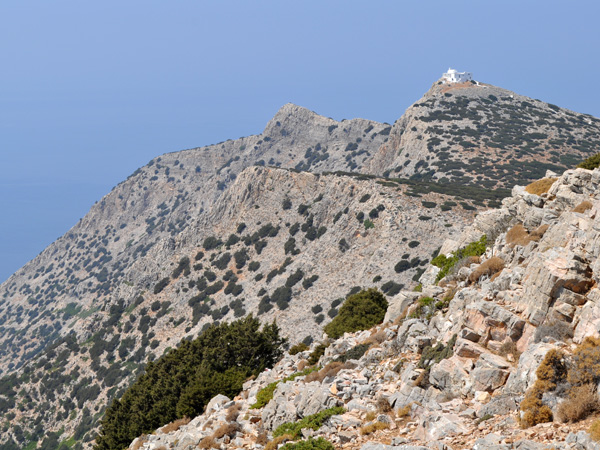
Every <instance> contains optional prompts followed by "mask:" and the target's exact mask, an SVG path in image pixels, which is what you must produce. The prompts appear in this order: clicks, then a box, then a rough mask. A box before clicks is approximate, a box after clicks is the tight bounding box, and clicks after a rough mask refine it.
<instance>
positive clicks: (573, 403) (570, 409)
mask: <svg viewBox="0 0 600 450" xmlns="http://www.w3.org/2000/svg"><path fill="white" fill-rule="evenodd" d="M598 406H599V405H598V394H597V393H596V388H595V387H594V386H593V385H592V384H584V385H583V386H574V387H572V388H571V390H570V391H569V395H568V396H567V398H566V399H565V400H563V402H562V403H561V404H560V405H558V411H557V416H558V420H560V421H561V422H571V423H572V422H579V421H580V420H583V419H585V418H586V417H588V416H589V415H590V414H592V413H593V412H594V411H597V410H598Z"/></svg>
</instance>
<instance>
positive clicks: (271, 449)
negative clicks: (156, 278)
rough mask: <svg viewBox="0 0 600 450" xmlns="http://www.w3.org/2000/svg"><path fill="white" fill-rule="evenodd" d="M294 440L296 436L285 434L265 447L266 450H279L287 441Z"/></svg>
mask: <svg viewBox="0 0 600 450" xmlns="http://www.w3.org/2000/svg"><path fill="white" fill-rule="evenodd" d="M292 439H294V436H292V435H291V434H284V435H282V436H277V437H276V438H275V439H273V440H272V441H271V442H269V443H268V444H267V445H265V450H277V447H279V444H283V443H284V442H285V441H289V440H292Z"/></svg>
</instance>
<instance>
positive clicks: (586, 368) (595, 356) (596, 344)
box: [569, 336, 600, 385]
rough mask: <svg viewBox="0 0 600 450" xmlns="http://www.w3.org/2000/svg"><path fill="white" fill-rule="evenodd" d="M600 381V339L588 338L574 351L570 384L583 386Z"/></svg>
mask: <svg viewBox="0 0 600 450" xmlns="http://www.w3.org/2000/svg"><path fill="white" fill-rule="evenodd" d="M598 381H600V338H598V337H591V336H588V337H586V338H585V339H584V340H583V342H582V343H581V344H580V345H578V346H577V348H576V349H575V350H574V351H573V367H572V368H571V370H570V371H569V383H571V384H574V385H582V384H587V383H598Z"/></svg>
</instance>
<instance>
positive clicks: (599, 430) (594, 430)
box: [588, 419, 600, 442]
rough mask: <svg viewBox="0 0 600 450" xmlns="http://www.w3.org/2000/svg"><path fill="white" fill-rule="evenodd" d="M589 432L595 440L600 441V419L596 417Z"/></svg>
mask: <svg viewBox="0 0 600 450" xmlns="http://www.w3.org/2000/svg"><path fill="white" fill-rule="evenodd" d="M588 433H590V437H591V438H592V439H593V440H594V441H596V442H598V441H600V419H596V420H594V421H593V422H592V424H591V425H590V428H589V429H588Z"/></svg>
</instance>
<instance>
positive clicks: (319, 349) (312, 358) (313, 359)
mask: <svg viewBox="0 0 600 450" xmlns="http://www.w3.org/2000/svg"><path fill="white" fill-rule="evenodd" d="M327 347H328V345H326V344H319V345H317V346H316V347H315V349H314V350H313V351H312V353H311V354H310V355H309V356H308V363H309V364H310V365H311V366H313V365H315V364H316V363H318V362H319V359H321V356H323V355H324V354H325V349H326V348H327Z"/></svg>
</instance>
